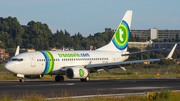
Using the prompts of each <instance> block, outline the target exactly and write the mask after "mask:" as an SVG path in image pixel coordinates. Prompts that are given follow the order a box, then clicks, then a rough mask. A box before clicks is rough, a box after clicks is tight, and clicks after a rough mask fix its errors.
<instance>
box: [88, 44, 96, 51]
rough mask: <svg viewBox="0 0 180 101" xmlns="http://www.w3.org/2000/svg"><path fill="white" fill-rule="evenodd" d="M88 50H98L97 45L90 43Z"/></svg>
mask: <svg viewBox="0 0 180 101" xmlns="http://www.w3.org/2000/svg"><path fill="white" fill-rule="evenodd" d="M86 50H96V47H94V46H92V45H89V46H86Z"/></svg>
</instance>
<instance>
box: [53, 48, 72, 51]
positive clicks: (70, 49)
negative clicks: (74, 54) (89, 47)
mask: <svg viewBox="0 0 180 101" xmlns="http://www.w3.org/2000/svg"><path fill="white" fill-rule="evenodd" d="M63 49H64V51H73V50H74V49H73V48H72V47H65V48H60V49H57V48H56V47H54V48H52V49H50V50H51V51H63Z"/></svg>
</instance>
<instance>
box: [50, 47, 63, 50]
mask: <svg viewBox="0 0 180 101" xmlns="http://www.w3.org/2000/svg"><path fill="white" fill-rule="evenodd" d="M51 51H62V49H57V48H56V47H54V48H52V49H51Z"/></svg>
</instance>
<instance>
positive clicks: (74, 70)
mask: <svg viewBox="0 0 180 101" xmlns="http://www.w3.org/2000/svg"><path fill="white" fill-rule="evenodd" d="M65 74H66V77H67V78H69V79H84V78H86V77H87V76H88V70H87V69H86V68H81V67H70V68H68V69H67V70H66V73H65Z"/></svg>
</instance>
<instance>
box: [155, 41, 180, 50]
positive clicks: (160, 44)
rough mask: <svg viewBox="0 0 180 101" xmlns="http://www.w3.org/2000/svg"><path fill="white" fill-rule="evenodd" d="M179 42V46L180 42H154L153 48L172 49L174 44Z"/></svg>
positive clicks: (178, 45)
mask: <svg viewBox="0 0 180 101" xmlns="http://www.w3.org/2000/svg"><path fill="white" fill-rule="evenodd" d="M176 43H177V47H176V48H178V47H180V42H153V43H152V48H153V49H163V48H165V49H172V48H173V46H174V45H175V44H176Z"/></svg>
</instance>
